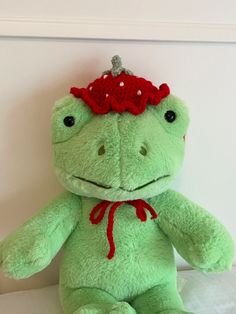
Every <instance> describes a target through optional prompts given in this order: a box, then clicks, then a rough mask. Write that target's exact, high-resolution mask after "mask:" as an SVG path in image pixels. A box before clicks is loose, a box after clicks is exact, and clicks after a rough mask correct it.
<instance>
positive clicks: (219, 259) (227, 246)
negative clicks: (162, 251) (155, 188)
mask: <svg viewBox="0 0 236 314" xmlns="http://www.w3.org/2000/svg"><path fill="white" fill-rule="evenodd" d="M156 208H157V210H158V211H159V216H158V219H157V221H158V224H159V226H160V228H161V229H162V231H163V232H164V233H165V234H166V235H167V236H168V237H169V239H170V240H171V242H172V244H173V245H174V247H175V248H176V250H177V251H178V253H179V254H180V255H181V256H182V257H183V258H184V259H185V260H186V261H187V262H188V263H189V264H190V265H191V266H193V267H194V268H196V269H199V270H201V271H205V272H210V271H213V272H221V271H226V270H230V268H231V266H232V262H233V257H234V244H233V240H232V239H231V236H230V235H229V233H228V232H227V230H226V229H225V227H224V226H223V225H222V224H221V223H220V222H218V221H217V220H216V218H214V217H213V216H212V215H211V214H210V213H208V212H207V211H206V210H204V209H203V208H201V207H200V206H198V205H197V204H195V203H193V202H191V201H190V200H188V199H187V198H186V197H184V196H183V195H181V194H179V193H177V192H174V191H171V190H168V191H166V192H164V193H163V194H161V195H159V196H158V197H157V198H156Z"/></svg>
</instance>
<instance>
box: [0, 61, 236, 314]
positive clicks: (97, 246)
mask: <svg viewBox="0 0 236 314" xmlns="http://www.w3.org/2000/svg"><path fill="white" fill-rule="evenodd" d="M112 64H113V66H112V69H111V70H109V71H106V72H104V73H103V75H102V76H101V77H99V78H98V79H96V80H95V81H93V82H92V83H90V84H89V85H88V86H87V88H76V87H73V88H71V91H70V94H69V95H67V96H65V97H64V98H62V99H60V100H59V101H58V102H56V104H55V107H54V109H53V114H52V145H53V150H54V159H55V170H56V174H57V176H58V178H59V180H60V182H61V183H62V184H63V186H64V187H65V188H66V190H67V191H66V192H65V193H63V194H62V195H61V196H59V197H58V198H57V199H55V200H54V201H52V202H51V203H50V204H49V205H47V206H46V207H45V208H44V209H42V210H41V211H39V213H37V214H36V215H35V216H34V217H32V218H31V219H29V220H28V221H27V222H26V223H25V224H24V225H23V226H21V227H20V228H19V229H18V230H17V231H15V232H14V233H13V234H10V235H9V236H8V237H6V238H5V239H4V240H3V241H2V242H1V244H0V265H1V267H2V269H3V271H4V272H5V274H6V275H7V276H9V277H11V278H15V279H21V278H27V277H29V276H31V275H33V274H35V273H37V272H39V271H41V270H43V269H44V268H45V267H47V266H48V265H49V264H50V262H51V261H52V259H53V258H54V257H55V255H56V254H57V252H58V251H59V250H60V249H61V247H62V246H63V244H64V249H63V256H62V261H61V265H60V298H61V303H62V307H63V310H64V312H65V313H66V314H107V313H110V314H134V313H138V314H154V313H162V314H174V313H176V314H177V313H188V312H186V310H185V309H184V306H183V303H182V300H181V298H180V296H179V294H178V292H177V288H176V265H175V260H174V253H173V247H175V248H176V250H177V251H178V253H179V254H180V255H181V256H182V257H183V258H184V259H185V260H186V261H187V262H188V263H189V264H190V265H191V266H192V267H193V268H195V269H198V270H200V271H203V272H223V271H228V270H230V268H231V265H232V261H233V256H234V245H233V241H232V239H231V237H230V235H229V233H228V232H227V231H226V229H225V228H224V226H222V225H221V223H220V222H218V221H217V220H216V219H215V218H214V217H213V216H212V215H211V214H210V213H208V212H207V211H206V210H204V209H203V208H201V207H199V206H198V205H197V204H195V203H193V202H191V201H190V200H188V199H187V198H186V197H184V196H183V195H181V194H179V193H177V192H175V191H173V190H171V189H169V186H170V184H171V183H172V182H173V180H174V179H175V178H176V176H177V174H178V172H179V170H180V168H181V165H182V161H183V157H184V148H185V134H186V130H187V127H188V123H189V117H188V111H187V109H186V107H185V106H184V104H183V103H182V101H181V100H180V99H178V98H176V97H175V96H173V95H171V94H170V90H169V87H168V86H167V84H162V85H161V86H160V87H156V86H154V85H153V84H152V83H151V82H150V81H147V80H145V79H144V78H140V77H137V76H135V75H133V74H132V72H131V71H129V70H127V69H125V68H123V67H122V64H121V60H120V58H119V57H118V56H115V57H113V59H112Z"/></svg>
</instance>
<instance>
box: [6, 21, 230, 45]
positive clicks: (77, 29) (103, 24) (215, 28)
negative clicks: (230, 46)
mask: <svg viewBox="0 0 236 314" xmlns="http://www.w3.org/2000/svg"><path fill="white" fill-rule="evenodd" d="M0 36H13V37H47V38H80V39H81V38H89V39H122V40H124V39H125V40H128V39H129V40H165V41H173V40H174V41H208V42H211V41H212V42H234V43H235V42H236V24H215V23H180V22H158V21H156V20H143V19H136V20H135V19H133V18H132V19H116V20H115V19H112V18H100V19H97V18H82V17H81V18H80V19H79V20H78V19H72V18H67V19H65V18H63V17H61V18H56V19H55V18H52V17H51V18H48V19H45V18H36V17H30V18H26V17H13V18H9V17H8V18H1V17H0Z"/></svg>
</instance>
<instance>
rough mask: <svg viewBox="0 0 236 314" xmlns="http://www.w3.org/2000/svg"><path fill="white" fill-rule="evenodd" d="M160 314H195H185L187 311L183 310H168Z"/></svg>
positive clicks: (190, 313)
mask: <svg viewBox="0 0 236 314" xmlns="http://www.w3.org/2000/svg"><path fill="white" fill-rule="evenodd" d="M159 314H194V313H192V312H185V311H181V310H167V311H164V312H161V313H159Z"/></svg>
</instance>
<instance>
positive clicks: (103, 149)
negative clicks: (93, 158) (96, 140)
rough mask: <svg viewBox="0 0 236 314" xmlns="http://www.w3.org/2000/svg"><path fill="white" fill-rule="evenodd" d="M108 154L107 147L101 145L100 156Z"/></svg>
mask: <svg viewBox="0 0 236 314" xmlns="http://www.w3.org/2000/svg"><path fill="white" fill-rule="evenodd" d="M105 152H106V150H105V146H104V145H101V146H100V147H99V149H98V155H99V156H101V155H104V154H105Z"/></svg>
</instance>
